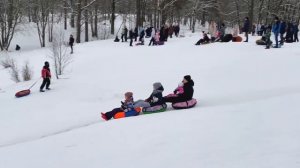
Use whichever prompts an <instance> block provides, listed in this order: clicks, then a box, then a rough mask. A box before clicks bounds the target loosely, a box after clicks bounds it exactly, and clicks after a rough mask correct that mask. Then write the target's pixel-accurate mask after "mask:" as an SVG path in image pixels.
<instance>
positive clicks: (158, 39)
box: [114, 24, 180, 47]
mask: <svg viewBox="0 0 300 168" xmlns="http://www.w3.org/2000/svg"><path fill="white" fill-rule="evenodd" d="M179 32H180V27H179V24H174V25H167V24H166V25H164V26H162V27H161V28H160V29H159V30H158V29H155V28H154V27H147V28H146V29H145V28H144V27H135V28H134V29H130V30H128V28H127V27H126V26H124V27H123V29H122V32H121V42H127V40H128V38H129V40H130V43H129V46H131V47H132V46H133V40H134V41H135V42H137V41H138V43H137V45H144V42H145V38H151V39H150V42H149V44H148V45H149V46H151V45H163V44H164V42H166V41H168V38H172V37H173V35H175V36H176V37H178V36H179ZM114 41H115V42H119V41H120V39H119V38H118V36H116V39H115V40H114Z"/></svg>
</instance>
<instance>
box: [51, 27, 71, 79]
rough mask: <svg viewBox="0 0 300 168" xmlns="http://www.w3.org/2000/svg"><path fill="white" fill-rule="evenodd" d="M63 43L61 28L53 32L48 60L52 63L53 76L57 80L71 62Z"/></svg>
mask: <svg viewBox="0 0 300 168" xmlns="http://www.w3.org/2000/svg"><path fill="white" fill-rule="evenodd" d="M64 41H65V34H64V31H63V29H62V28H61V29H59V30H58V31H57V32H54V34H53V42H52V46H51V48H50V51H51V55H50V58H51V59H52V61H53V62H54V69H55V76H56V78H57V79H59V75H62V74H63V73H64V70H65V68H66V67H67V66H68V65H69V64H70V63H71V62H72V55H71V54H69V51H68V50H69V49H68V46H67V45H66V44H65V42H64Z"/></svg>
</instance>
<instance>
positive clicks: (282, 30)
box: [280, 21, 286, 45]
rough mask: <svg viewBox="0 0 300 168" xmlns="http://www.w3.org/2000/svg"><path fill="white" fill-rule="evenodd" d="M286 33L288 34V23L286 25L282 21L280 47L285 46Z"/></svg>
mask: <svg viewBox="0 0 300 168" xmlns="http://www.w3.org/2000/svg"><path fill="white" fill-rule="evenodd" d="M285 32H286V23H285V21H282V22H281V25H280V45H283V44H284V34H285Z"/></svg>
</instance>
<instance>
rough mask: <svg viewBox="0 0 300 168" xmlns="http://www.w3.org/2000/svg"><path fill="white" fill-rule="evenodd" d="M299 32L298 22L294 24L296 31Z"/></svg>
mask: <svg viewBox="0 0 300 168" xmlns="http://www.w3.org/2000/svg"><path fill="white" fill-rule="evenodd" d="M298 32H299V27H298V25H297V24H295V25H294V33H296V34H297V33H298Z"/></svg>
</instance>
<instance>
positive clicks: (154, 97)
mask: <svg viewBox="0 0 300 168" xmlns="http://www.w3.org/2000/svg"><path fill="white" fill-rule="evenodd" d="M163 91H164V87H163V86H162V84H161V83H160V82H156V83H154V84H153V91H152V93H151V95H150V96H149V97H148V98H147V99H146V100H138V101H135V102H134V107H143V108H148V107H154V106H158V105H163V104H165V102H164V100H163V94H162V93H163Z"/></svg>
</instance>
